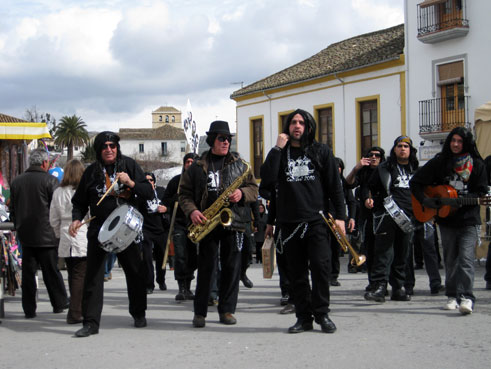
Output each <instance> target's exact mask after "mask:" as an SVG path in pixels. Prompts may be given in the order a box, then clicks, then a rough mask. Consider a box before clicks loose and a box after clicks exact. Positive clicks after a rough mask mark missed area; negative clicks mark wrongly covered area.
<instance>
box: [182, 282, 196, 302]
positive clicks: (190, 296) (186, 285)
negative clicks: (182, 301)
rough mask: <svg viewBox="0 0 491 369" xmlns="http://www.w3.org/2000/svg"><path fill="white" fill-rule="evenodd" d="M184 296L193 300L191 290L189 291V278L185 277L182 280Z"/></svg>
mask: <svg viewBox="0 0 491 369" xmlns="http://www.w3.org/2000/svg"><path fill="white" fill-rule="evenodd" d="M184 283H185V284H184V296H186V300H194V294H193V291H191V280H190V279H186V281H185V282H184Z"/></svg>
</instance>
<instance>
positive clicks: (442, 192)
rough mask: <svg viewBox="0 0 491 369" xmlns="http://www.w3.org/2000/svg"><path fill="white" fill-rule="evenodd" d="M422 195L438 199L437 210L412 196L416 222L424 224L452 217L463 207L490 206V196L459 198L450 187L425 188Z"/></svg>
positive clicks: (455, 191)
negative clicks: (436, 218)
mask: <svg viewBox="0 0 491 369" xmlns="http://www.w3.org/2000/svg"><path fill="white" fill-rule="evenodd" d="M424 194H425V195H426V196H427V197H431V198H434V199H438V200H439V203H440V207H439V208H438V209H433V208H429V207H426V206H423V204H421V203H420V202H419V201H418V200H417V199H416V198H415V197H414V196H413V195H412V194H411V201H412V204H413V213H414V216H415V218H416V219H417V220H419V221H420V222H421V223H425V222H427V221H429V220H431V219H432V218H434V217H436V216H437V217H440V218H445V217H448V216H449V215H452V214H453V213H455V211H457V209H458V208H459V207H461V206H464V205H487V206H489V205H490V204H491V196H489V195H487V196H484V197H459V196H458V194H457V190H456V189H455V188H453V187H452V186H450V185H438V186H426V187H425V190H424Z"/></svg>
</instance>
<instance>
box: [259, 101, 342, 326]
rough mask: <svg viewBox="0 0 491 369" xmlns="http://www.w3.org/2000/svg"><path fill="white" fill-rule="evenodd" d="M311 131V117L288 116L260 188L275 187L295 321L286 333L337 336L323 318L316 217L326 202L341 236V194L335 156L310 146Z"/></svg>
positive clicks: (325, 268)
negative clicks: (319, 331) (315, 328)
mask: <svg viewBox="0 0 491 369" xmlns="http://www.w3.org/2000/svg"><path fill="white" fill-rule="evenodd" d="M315 131H316V123H315V120H314V118H313V117H312V115H311V114H310V113H308V112H307V111H305V110H302V109H297V110H295V111H293V112H292V113H291V114H289V115H288V117H287V119H286V121H285V125H284V126H283V131H282V133H280V134H279V136H278V138H277V140H276V146H274V147H273V148H272V149H271V150H270V151H269V153H268V156H267V157H266V160H265V162H264V164H263V165H262V166H261V185H264V187H265V188H269V189H271V188H275V186H276V196H277V198H276V207H277V209H276V224H277V227H279V229H280V230H279V234H278V242H277V243H278V246H277V247H278V248H281V249H282V251H283V252H284V253H285V255H286V258H287V260H288V268H289V274H290V277H291V283H292V288H291V292H292V293H293V299H294V302H295V309H296V317H297V322H296V323H295V324H294V325H293V326H291V327H290V328H289V329H288V332H289V333H300V332H304V331H309V330H312V329H313V324H312V321H313V320H314V319H315V321H316V323H318V324H319V325H320V326H321V329H322V331H323V332H325V333H334V332H335V331H336V326H335V324H334V322H333V321H332V320H331V319H329V316H328V311H329V269H330V262H331V261H330V253H331V251H330V244H329V237H328V233H327V232H328V231H327V226H326V224H325V223H324V221H323V219H322V217H321V215H320V214H319V212H320V211H323V210H325V209H328V208H329V204H328V200H331V202H332V206H333V209H334V211H333V214H332V215H333V217H334V218H335V219H336V220H335V222H336V225H337V227H338V228H339V229H340V231H341V232H343V233H344V232H345V229H344V219H345V209H344V201H343V189H342V187H341V181H340V179H339V171H338V165H337V163H336V161H335V159H334V155H333V154H332V151H331V149H329V147H328V146H327V145H323V144H320V143H318V142H316V141H315ZM309 269H310V271H311V278H312V288H311V287H310V283H309Z"/></svg>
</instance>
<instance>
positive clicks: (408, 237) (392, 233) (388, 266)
mask: <svg viewBox="0 0 491 369" xmlns="http://www.w3.org/2000/svg"><path fill="white" fill-rule="evenodd" d="M374 222H375V224H376V225H378V224H377V222H376V221H374ZM380 222H381V223H380V225H378V229H377V230H376V233H375V249H374V260H373V267H372V273H371V279H372V282H378V283H387V282H389V283H390V285H391V286H392V288H393V289H394V290H398V289H401V288H402V287H404V283H405V281H406V262H407V260H408V251H409V247H410V243H411V242H412V236H413V233H412V232H410V233H404V232H403V231H402V230H401V229H400V228H399V226H398V225H397V224H396V223H395V222H394V221H393V220H392V218H391V217H390V216H389V215H386V216H384V217H383V218H382V219H381V220H380ZM389 275H390V278H389Z"/></svg>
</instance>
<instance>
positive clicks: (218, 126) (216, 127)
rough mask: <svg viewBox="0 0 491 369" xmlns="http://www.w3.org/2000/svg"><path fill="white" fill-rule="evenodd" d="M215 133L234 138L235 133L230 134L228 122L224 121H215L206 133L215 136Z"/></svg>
mask: <svg viewBox="0 0 491 369" xmlns="http://www.w3.org/2000/svg"><path fill="white" fill-rule="evenodd" d="M213 133H216V134H218V133H221V134H224V135H228V136H233V135H234V134H233V133H230V129H229V128H228V122H225V121H224V120H215V121H214V122H211V124H210V130H209V131H208V132H206V134H207V135H210V134H213Z"/></svg>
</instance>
